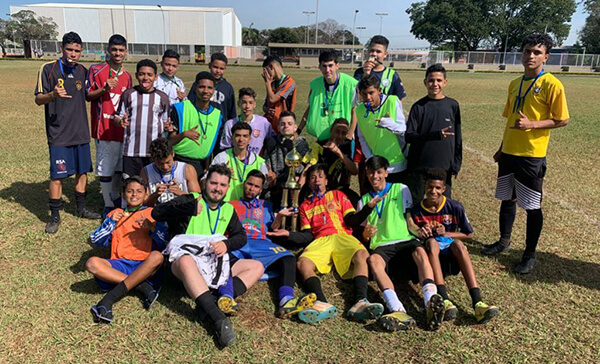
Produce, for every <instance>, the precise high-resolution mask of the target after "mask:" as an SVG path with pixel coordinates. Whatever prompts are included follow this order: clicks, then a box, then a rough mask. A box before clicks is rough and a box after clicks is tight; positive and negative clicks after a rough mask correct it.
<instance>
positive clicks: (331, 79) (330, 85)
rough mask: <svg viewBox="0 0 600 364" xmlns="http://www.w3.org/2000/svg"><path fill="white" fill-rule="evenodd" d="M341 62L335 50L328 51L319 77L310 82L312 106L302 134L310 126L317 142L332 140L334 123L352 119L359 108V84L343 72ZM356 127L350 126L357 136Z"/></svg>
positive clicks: (322, 56)
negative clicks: (354, 108)
mask: <svg viewBox="0 0 600 364" xmlns="http://www.w3.org/2000/svg"><path fill="white" fill-rule="evenodd" d="M339 67H340V64H339V61H338V57H337V53H336V52H335V51H324V52H322V53H321V54H320V55H319V70H320V71H321V74H322V76H319V77H317V78H315V79H314V80H312V81H311V82H310V92H309V94H308V107H307V108H306V111H305V112H304V116H303V117H302V121H301V122H300V126H299V127H298V130H299V133H300V132H302V130H303V129H304V125H306V131H307V132H308V134H310V135H312V136H314V137H315V138H317V141H323V140H327V139H329V137H330V134H329V130H330V129H331V124H333V121H334V120H335V119H337V118H344V119H346V120H351V117H352V108H353V107H354V106H355V105H356V103H357V99H356V84H357V83H358V81H356V80H355V79H354V78H353V77H351V76H348V75H347V74H345V73H341V72H339ZM354 129H355V125H354V124H353V125H351V126H350V133H349V134H348V135H354Z"/></svg>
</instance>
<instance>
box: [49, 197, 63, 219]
mask: <svg viewBox="0 0 600 364" xmlns="http://www.w3.org/2000/svg"><path fill="white" fill-rule="evenodd" d="M49 205H50V216H51V217H55V218H58V219H60V213H59V211H60V209H62V200H61V199H60V198H51V199H49Z"/></svg>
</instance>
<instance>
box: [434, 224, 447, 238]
mask: <svg viewBox="0 0 600 364" xmlns="http://www.w3.org/2000/svg"><path fill="white" fill-rule="evenodd" d="M433 230H434V231H435V234H436V235H444V233H445V232H446V228H445V227H444V225H442V224H440V223H439V222H437V221H436V222H435V224H434V226H433Z"/></svg>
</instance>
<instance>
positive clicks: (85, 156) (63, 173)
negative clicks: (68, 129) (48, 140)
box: [49, 143, 92, 179]
mask: <svg viewBox="0 0 600 364" xmlns="http://www.w3.org/2000/svg"><path fill="white" fill-rule="evenodd" d="M49 148H50V179H59V178H66V177H69V176H70V175H73V174H85V173H88V172H91V171H92V156H91V154H90V144H89V143H87V144H79V145H72V146H68V147H52V146H51V147H49Z"/></svg>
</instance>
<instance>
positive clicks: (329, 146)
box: [323, 140, 344, 158]
mask: <svg viewBox="0 0 600 364" xmlns="http://www.w3.org/2000/svg"><path fill="white" fill-rule="evenodd" d="M323 148H325V149H329V150H330V151H331V152H332V153H333V154H335V155H337V156H338V157H340V158H342V157H343V156H344V154H343V153H342V151H341V150H340V148H339V147H338V145H337V144H335V143H334V142H333V141H331V140H329V141H327V143H325V144H323Z"/></svg>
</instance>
